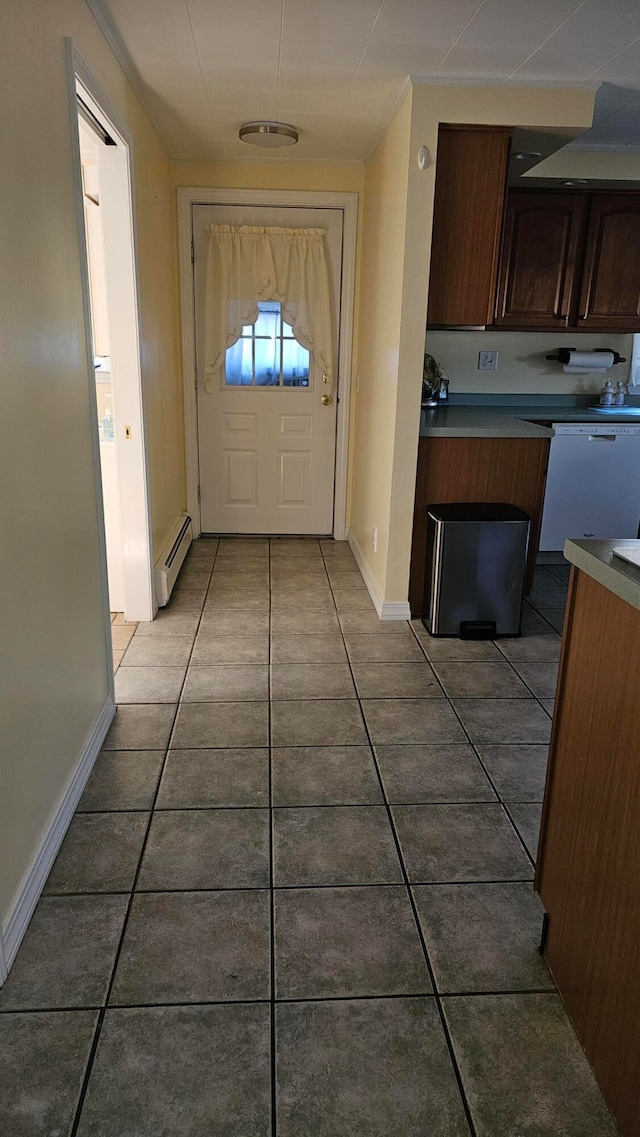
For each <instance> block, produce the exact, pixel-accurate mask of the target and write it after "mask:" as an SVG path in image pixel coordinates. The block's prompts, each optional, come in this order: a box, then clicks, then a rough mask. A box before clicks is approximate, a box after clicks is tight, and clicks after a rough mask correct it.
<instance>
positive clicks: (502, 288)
mask: <svg viewBox="0 0 640 1137" xmlns="http://www.w3.org/2000/svg"><path fill="white" fill-rule="evenodd" d="M585 211H586V199H585V198H584V197H583V196H582V195H580V194H565V193H558V194H547V193H540V192H538V193H520V192H519V191H516V192H512V193H510V194H509V197H508V201H507V215H506V221H505V235H504V244H503V250H502V258H501V265H500V279H499V284H498V300H497V305H496V320H495V322H496V324H497V325H498V326H500V327H518V328H556V329H557V328H560V327H567V326H568V325H569V323H570V322H571V317H572V310H571V298H572V290H573V285H574V277H575V271H576V255H577V251H578V243H579V240H580V237H581V234H582V229H583V219H584V216H585Z"/></svg>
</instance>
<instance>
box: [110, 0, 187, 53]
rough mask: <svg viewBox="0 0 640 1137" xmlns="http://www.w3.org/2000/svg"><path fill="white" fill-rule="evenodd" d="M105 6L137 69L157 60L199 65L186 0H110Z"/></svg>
mask: <svg viewBox="0 0 640 1137" xmlns="http://www.w3.org/2000/svg"><path fill="white" fill-rule="evenodd" d="M101 7H103V8H106V9H107V10H108V11H109V13H110V14H111V16H112V17H113V22H114V24H115V25H116V27H117V28H118V29H119V31H120V33H121V36H122V39H123V40H124V41H125V44H126V46H127V48H128V50H129V53H130V54H131V56H132V58H133V60H134V62H135V64H136V66H137V67H139V68H141V67H143V66H145V65H146V63H148V62H150V61H151V60H153V59H166V60H171V59H173V60H179V59H185V60H190V61H192V62H195V60H196V51H195V45H194V42H193V35H192V33H191V25H190V23H189V18H188V15H187V10H186V7H185V3H184V0H134V2H133V3H132V2H131V0H109V2H108V4H105V5H101ZM125 29H126V32H125Z"/></svg>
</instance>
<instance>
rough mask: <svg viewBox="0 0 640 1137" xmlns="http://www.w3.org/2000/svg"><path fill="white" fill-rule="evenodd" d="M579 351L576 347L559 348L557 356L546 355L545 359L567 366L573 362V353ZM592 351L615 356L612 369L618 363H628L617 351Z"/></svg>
mask: <svg viewBox="0 0 640 1137" xmlns="http://www.w3.org/2000/svg"><path fill="white" fill-rule="evenodd" d="M577 350H578V349H577V348H576V347H559V348H558V351H557V352H556V354H555V355H546V356H545V359H553V360H554V361H555V362H556V363H564V364H565V366H566V365H567V364H568V363H570V362H571V352H572V351H577ZM591 350H592V351H606V352H607V353H609V354H611V355H612V356H613V363H612V364H611V366H612V367H615V365H616V363H626V362H627V361H626V359H625V357H624V355H619V354H618V352H617V351H613V350H612V348H610V347H594V348H592V349H591Z"/></svg>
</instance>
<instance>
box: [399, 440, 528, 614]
mask: <svg viewBox="0 0 640 1137" xmlns="http://www.w3.org/2000/svg"><path fill="white" fill-rule="evenodd" d="M548 460H549V439H548V438H442V437H441V438H421V439H420V446H419V450H418V471H417V478H416V497H415V507H414V514H413V542H412V546H411V575H410V581H409V603H410V605H411V614H412V616H421V615H422V611H423V595H424V577H425V545H426V506H427V505H435V504H436V503H438V504H444V503H447V502H453V501H469V502H472V501H473V502H479V501H487V502H489V501H496V502H505V503H507V504H509V505H516V506H518V507H519V508H520V509H524V510H525V512H526V513H528V514H529V516H530V517H531V519H532V526H531V542H530V547H529V557H528V562H527V582H526V591H527V592H529V591H530V589H531V586H532V584H533V571H534V568H535V561H536V555H537V551H538V540H539V534H540V522H541V520H542V504H543V501H544V485H545V476H546V470H547V464H548Z"/></svg>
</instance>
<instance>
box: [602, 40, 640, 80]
mask: <svg viewBox="0 0 640 1137" xmlns="http://www.w3.org/2000/svg"><path fill="white" fill-rule="evenodd" d="M591 78H592V79H596V80H601V81H602V82H603V83H604V82H608V83H620V84H621V85H622V86H627V87H636V88H640V42H638V43H632V44H630V45H629V46H628V47H626V48H625V49H622V44H621V45H620V51H619V52H618V54H617V55H616V56H614V57H613V58H612V59H610V60H609V61H608V62H607V63H605V64H603V66H602V67H600V68H598V70H597V71H594V72H593V75H592V76H591Z"/></svg>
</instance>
